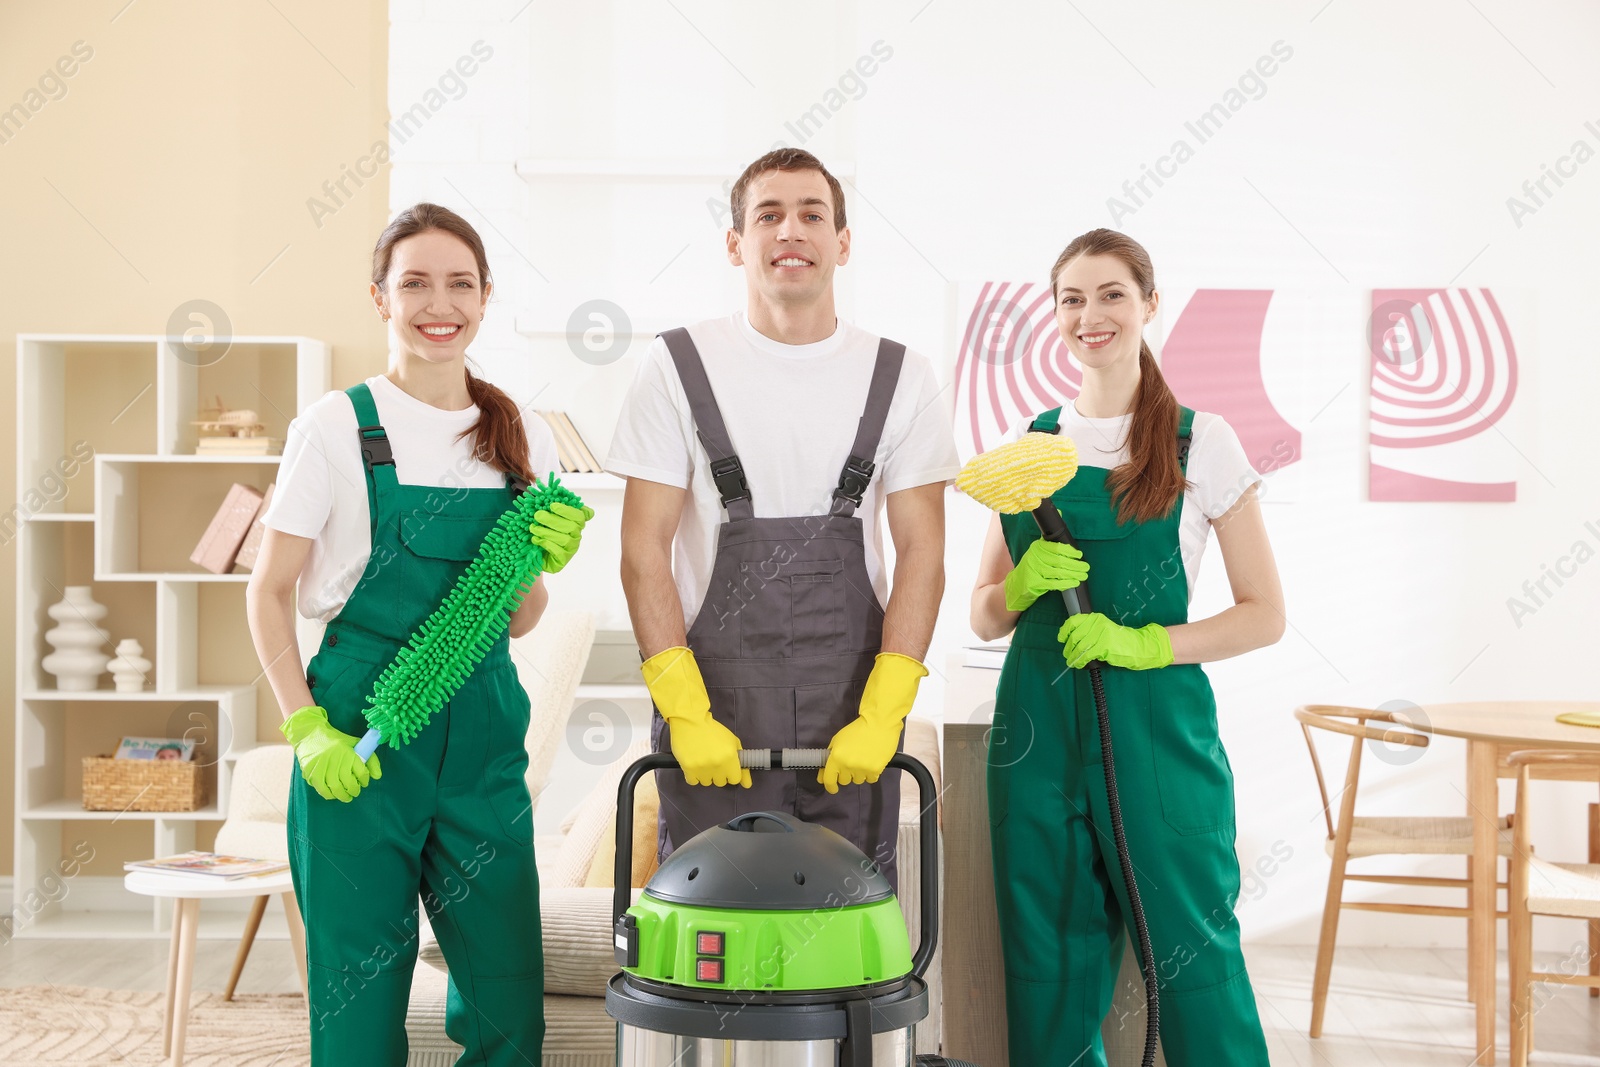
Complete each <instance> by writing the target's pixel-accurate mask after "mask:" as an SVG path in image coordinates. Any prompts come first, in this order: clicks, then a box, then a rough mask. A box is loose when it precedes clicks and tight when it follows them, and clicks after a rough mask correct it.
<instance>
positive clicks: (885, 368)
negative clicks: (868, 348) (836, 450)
mask: <svg viewBox="0 0 1600 1067" xmlns="http://www.w3.org/2000/svg"><path fill="white" fill-rule="evenodd" d="M905 359H906V346H905V345H903V344H900V343H899V342H898V341H891V340H889V339H888V338H887V337H880V338H879V339H878V358H877V362H876V363H874V364H873V367H872V383H871V384H870V385H868V386H867V403H866V407H865V408H864V409H863V410H862V412H861V421H860V422H858V423H857V424H856V439H855V442H854V443H853V444H851V446H850V456H849V458H848V459H846V460H845V461H844V468H843V469H842V470H841V471H840V472H839V484H838V485H837V486H836V487H835V488H834V490H833V503H832V506H831V509H830V510H831V511H832V513H833V514H834V515H838V516H840V517H842V518H849V517H850V516H851V515H854V514H855V511H856V508H858V507H860V505H861V497H862V496H863V495H864V494H865V493H866V491H867V485H868V483H870V482H871V481H872V472H873V470H874V469H876V467H877V464H876V463H874V462H873V457H874V456H876V455H877V454H878V442H879V441H880V440H882V439H883V425H884V423H885V422H887V421H888V419H889V405H890V404H891V403H892V402H893V401H894V390H895V386H896V385H898V384H899V382H900V368H901V366H902V365H904V363H905Z"/></svg>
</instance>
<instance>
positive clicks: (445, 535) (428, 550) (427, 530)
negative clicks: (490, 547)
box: [400, 511, 493, 563]
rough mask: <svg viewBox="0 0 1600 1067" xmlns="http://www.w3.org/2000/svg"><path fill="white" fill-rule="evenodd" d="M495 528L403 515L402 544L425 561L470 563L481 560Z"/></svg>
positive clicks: (452, 518) (474, 521) (434, 515)
mask: <svg viewBox="0 0 1600 1067" xmlns="http://www.w3.org/2000/svg"><path fill="white" fill-rule="evenodd" d="M491 525H493V524H492V523H490V522H488V521H486V520H484V519H479V518H469V517H464V516H457V515H446V514H443V513H439V512H429V511H413V512H410V513H406V514H402V515H401V518H400V542H401V543H402V544H404V545H405V546H406V548H407V549H409V550H410V551H411V552H412V553H413V554H415V555H418V556H421V557H423V558H424V559H434V560H449V561H452V562H456V563H467V562H470V561H471V560H473V559H475V558H477V555H478V546H479V545H480V544H482V543H483V538H484V535H485V534H487V533H488V532H489V527H490V526H491Z"/></svg>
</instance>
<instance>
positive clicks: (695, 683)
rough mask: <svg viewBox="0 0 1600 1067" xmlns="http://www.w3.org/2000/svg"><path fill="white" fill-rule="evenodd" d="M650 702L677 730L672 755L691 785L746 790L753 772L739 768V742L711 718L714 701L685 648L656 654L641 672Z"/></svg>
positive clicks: (672, 727) (673, 729) (673, 737)
mask: <svg viewBox="0 0 1600 1067" xmlns="http://www.w3.org/2000/svg"><path fill="white" fill-rule="evenodd" d="M639 671H640V673H641V674H643V675H644V684H645V685H646V687H648V688H649V690H650V699H651V700H653V701H655V705H656V710H658V711H660V712H661V717H662V718H663V719H666V720H667V725H668V726H669V727H670V728H671V730H672V754H673V755H674V756H676V757H678V766H679V767H680V768H682V769H683V776H684V778H686V779H688V781H689V784H690V785H734V784H738V785H742V786H744V787H745V788H746V789H749V788H750V772H749V771H748V770H746V769H744V768H742V767H740V766H739V749H740V748H741V747H743V746H741V745H740V744H739V739H738V738H737V737H735V736H734V733H733V731H732V730H730V729H728V728H727V727H726V726H724V725H722V724H721V723H720V722H718V721H717V720H716V719H713V718H712V717H711V697H710V696H708V695H707V694H706V683H705V679H703V678H701V677H700V664H698V663H696V662H695V659H694V652H692V651H691V650H690V649H689V648H687V647H685V646H684V645H675V646H674V647H672V648H668V649H664V650H663V651H661V652H657V653H656V654H655V655H653V656H651V657H650V658H649V659H647V660H645V661H644V664H643V665H642V666H641V667H640V668H639Z"/></svg>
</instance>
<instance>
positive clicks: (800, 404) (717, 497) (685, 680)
mask: <svg viewBox="0 0 1600 1067" xmlns="http://www.w3.org/2000/svg"><path fill="white" fill-rule="evenodd" d="M731 207H732V212H733V214H732V222H733V225H732V227H731V228H730V229H729V230H728V233H727V246H728V259H729V262H730V263H732V264H733V265H735V266H739V267H742V268H743V269H744V274H745V282H746V289H747V295H748V299H747V310H746V311H745V312H742V313H739V314H735V315H731V316H728V317H726V318H722V319H712V320H709V321H706V322H702V323H699V324H696V325H694V326H691V327H689V328H687V329H676V330H669V331H667V332H666V333H664V334H662V335H661V336H660V337H658V338H657V339H656V341H655V342H654V343H653V344H652V346H651V348H650V350H649V352H648V353H647V354H646V356H645V358H644V361H643V365H642V366H641V367H640V370H639V375H638V378H637V379H636V380H635V382H634V384H633V387H632V388H631V390H630V391H629V393H628V398H627V401H626V402H625V404H624V406H623V410H622V414H621V417H620V418H619V420H618V425H617V431H616V435H615V436H614V437H613V439H612V443H611V449H610V452H609V456H608V460H607V468H608V469H609V470H611V471H612V472H613V473H615V474H620V475H622V476H624V477H626V478H627V479H628V487H627V493H626V496H625V497H624V502H623V514H622V584H623V591H624V592H625V593H626V595H627V598H628V609H629V613H630V615H631V616H632V619H633V628H634V636H635V638H636V639H637V640H638V643H639V651H640V654H641V656H642V657H643V658H644V664H643V667H642V671H643V674H644V678H645V683H646V684H647V685H648V686H649V689H650V695H651V698H652V700H653V702H654V704H655V708H656V714H655V717H654V720H653V725H652V732H651V739H652V742H653V744H654V747H655V748H656V749H657V750H658V751H659V750H664V749H667V748H669V747H670V749H671V751H672V752H673V754H674V755H676V756H677V757H678V761H679V763H680V764H681V765H682V767H683V774H681V775H679V774H676V773H663V774H658V775H657V779H658V786H659V789H660V794H661V823H660V832H659V852H660V855H661V856H662V858H665V857H666V855H667V854H669V853H670V852H671V851H672V850H673V848H674V847H675V846H677V845H680V844H682V843H683V842H684V841H686V840H688V839H689V838H690V837H692V836H693V835H695V834H696V833H699V832H700V831H701V830H704V829H706V828H708V827H711V826H715V825H717V824H718V823H721V822H726V821H727V820H728V819H731V818H733V817H734V816H736V815H739V814H741V813H743V812H747V811H757V810H779V811H789V812H793V813H794V814H796V815H797V816H799V817H800V818H802V819H805V820H806V821H808V822H815V823H819V824H821V825H824V826H827V827H829V828H830V829H833V830H835V831H837V832H838V833H840V834H843V835H844V836H845V837H847V838H849V839H850V840H851V841H852V842H854V843H855V844H856V845H857V846H858V847H859V848H860V849H861V850H862V851H863V852H865V853H866V854H867V855H869V856H871V857H872V858H873V859H874V860H876V861H877V862H878V864H879V865H880V866H881V867H882V868H883V869H884V871H885V873H887V874H888V876H889V877H890V878H891V879H894V878H895V875H896V869H895V855H894V845H895V837H896V829H897V824H898V821H899V799H900V789H899V781H898V779H899V774H898V772H889V773H888V774H885V773H884V768H885V766H886V765H887V764H888V762H889V760H890V759H891V758H892V757H893V756H894V753H895V752H896V750H897V749H898V748H899V746H900V741H901V724H902V722H903V720H904V719H905V717H906V715H907V714H908V713H909V712H910V710H911V705H912V702H913V700H914V699H915V697H916V692H917V685H918V683H919V682H920V680H921V679H922V678H923V677H924V676H925V675H926V674H927V673H928V672H927V669H926V668H925V667H923V665H922V658H923V656H924V655H926V653H927V649H928V641H929V638H930V636H931V635H932V632H933V624H934V619H935V616H936V614H937V612H938V606H939V596H940V594H941V593H942V591H943V588H944V486H945V485H946V484H947V483H948V482H949V481H951V480H952V479H953V478H954V477H955V476H956V474H957V473H958V471H959V469H960V464H959V463H958V461H957V458H956V450H955V442H954V439H953V437H952V434H951V429H950V419H949V414H948V412H947V410H946V408H945V405H944V404H943V403H942V402H941V395H940V389H939V384H938V381H937V379H936V377H935V376H934V374H933V371H932V369H931V367H930V366H929V365H928V362H927V360H925V359H924V358H922V357H921V356H920V355H917V354H916V353H914V352H908V351H907V350H906V348H905V346H904V345H900V344H896V343H895V342H893V341H889V340H886V339H880V338H878V337H874V336H873V335H871V334H868V333H867V332H865V331H864V330H861V329H858V328H857V327H855V326H853V325H851V324H849V323H846V322H841V321H839V320H838V318H837V316H836V315H835V311H834V298H833V272H834V269H835V268H836V267H839V266H842V265H843V264H844V263H845V262H847V261H848V259H849V256H850V231H849V229H848V228H847V227H846V226H845V210H844V195H843V191H842V190H841V188H840V187H839V183H838V181H837V180H836V179H835V178H834V177H833V176H832V175H831V174H829V173H828V172H827V170H826V169H825V168H824V167H823V166H822V164H821V162H820V161H818V160H817V158H816V157H815V156H813V155H811V154H810V153H808V152H803V151H800V150H798V149H780V150H778V151H775V152H771V153H768V154H767V155H765V156H763V157H761V158H760V159H758V160H756V161H755V162H754V163H752V164H751V165H750V166H749V167H748V168H747V169H746V170H745V172H744V174H743V175H742V176H741V177H740V178H739V180H738V181H737V182H736V183H735V184H734V187H733V191H732V196H731ZM884 514H886V515H887V519H888V526H889V530H890V533H891V535H892V537H893V539H894V546H895V568H894V585H893V593H892V595H891V594H890V593H889V581H888V575H887V574H886V573H885V568H884V565H883V539H882V529H881V523H880V522H879V516H880V515H884ZM741 747H745V748H827V749H829V753H830V754H829V758H828V761H827V765H826V766H825V767H824V768H823V769H822V771H821V772H820V773H819V774H818V775H817V776H816V778H815V780H812V778H811V776H810V775H805V774H792V773H790V774H764V775H760V776H758V777H757V778H755V779H752V778H751V776H750V773H749V772H748V771H742V770H741V769H740V768H739V763H738V750H739V749H740V748H741ZM841 785H844V786H850V787H851V788H847V789H840V788H839V786H841ZM735 787H739V788H735Z"/></svg>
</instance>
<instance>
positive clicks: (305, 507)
mask: <svg viewBox="0 0 1600 1067" xmlns="http://www.w3.org/2000/svg"><path fill="white" fill-rule="evenodd" d="M317 415H318V411H317V409H315V408H310V409H307V410H306V411H305V412H304V413H302V414H301V415H300V416H298V417H297V418H296V419H294V421H292V422H291V423H289V433H288V437H287V439H286V440H285V441H284V443H283V460H282V461H281V462H280V463H279V465H278V484H277V487H276V488H275V489H273V491H272V503H271V504H270V505H269V506H268V507H267V513H266V514H265V515H263V516H262V517H261V524H262V525H263V526H266V527H269V528H271V529H274V530H278V531H280V532H281V533H286V534H293V535H294V536H296V537H310V538H315V537H317V535H319V534H320V533H322V528H323V527H324V526H325V525H327V522H328V516H329V514H331V512H332V510H333V479H332V476H331V475H330V473H329V469H328V468H329V460H328V450H327V447H326V445H325V444H324V442H323V439H322V423H321V420H319V419H318V418H317Z"/></svg>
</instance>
